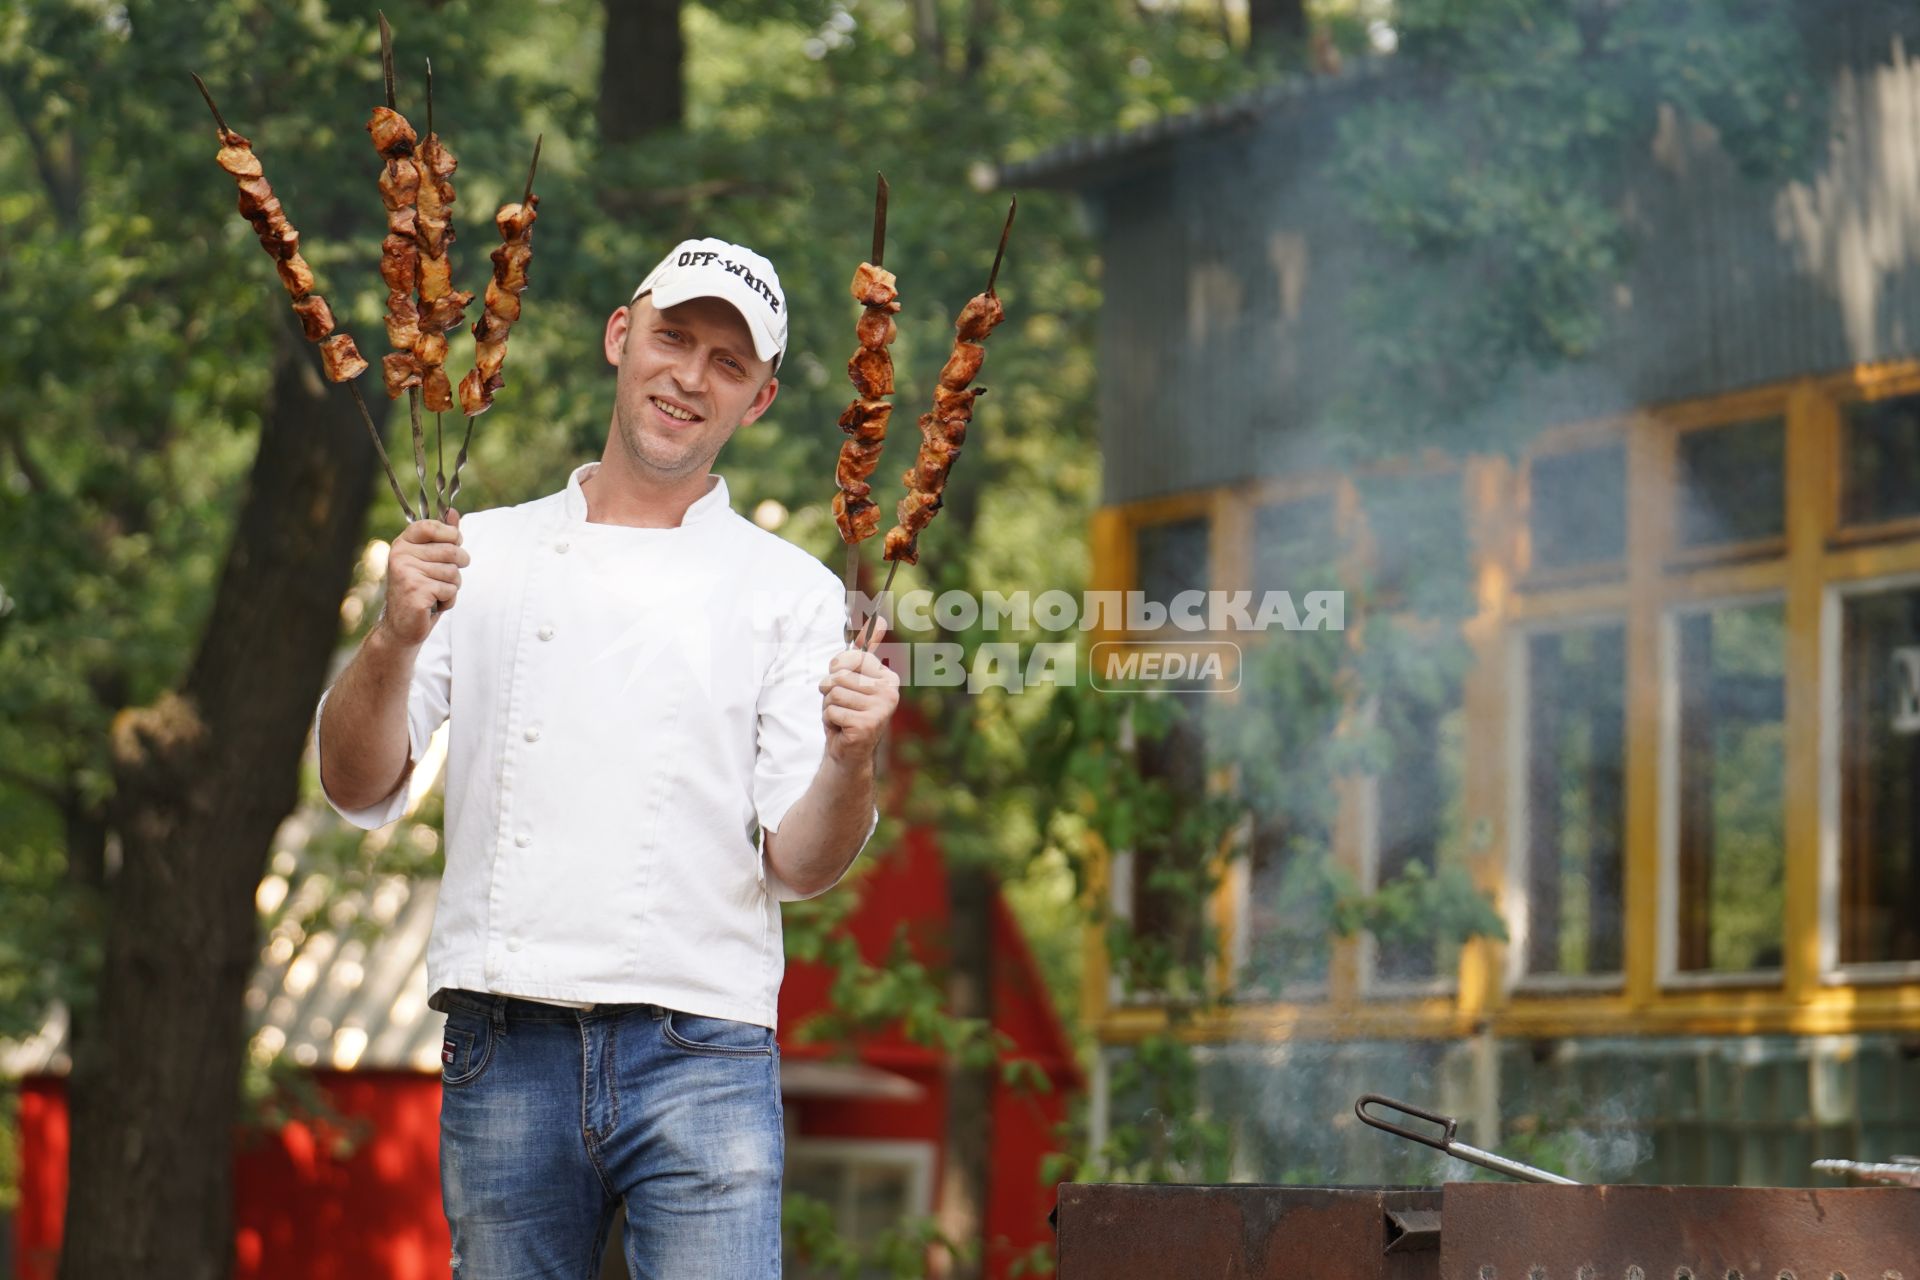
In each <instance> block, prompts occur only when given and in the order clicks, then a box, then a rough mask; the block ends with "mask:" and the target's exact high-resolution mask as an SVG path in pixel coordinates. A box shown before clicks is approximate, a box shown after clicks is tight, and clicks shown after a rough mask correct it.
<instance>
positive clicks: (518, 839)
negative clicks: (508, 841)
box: [513, 831, 533, 849]
mask: <svg viewBox="0 0 1920 1280" xmlns="http://www.w3.org/2000/svg"><path fill="white" fill-rule="evenodd" d="M513 842H514V843H515V844H517V845H519V846H520V847H521V848H522V849H524V848H526V847H527V846H528V845H530V844H532V843H533V837H532V836H530V835H528V834H527V833H526V832H524V831H522V832H521V833H520V834H519V835H517V836H515V837H514V838H513Z"/></svg>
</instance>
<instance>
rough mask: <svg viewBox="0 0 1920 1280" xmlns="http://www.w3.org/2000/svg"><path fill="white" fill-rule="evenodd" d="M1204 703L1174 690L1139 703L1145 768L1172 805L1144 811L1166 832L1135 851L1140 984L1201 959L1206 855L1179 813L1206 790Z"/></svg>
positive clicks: (1156, 982)
mask: <svg viewBox="0 0 1920 1280" xmlns="http://www.w3.org/2000/svg"><path fill="white" fill-rule="evenodd" d="M1201 703H1202V699H1201V698H1200V697H1199V696H1197V695H1193V694H1182V693H1177V692H1168V693H1165V694H1162V695H1160V696H1158V697H1155V698H1153V699H1151V700H1147V699H1142V700H1141V701H1140V702H1139V703H1138V704H1137V705H1136V707H1135V715H1136V717H1137V718H1136V721H1135V723H1136V726H1138V727H1137V728H1136V733H1137V738H1136V744H1137V745H1136V748H1135V751H1136V755H1137V759H1138V765H1139V770H1140V774H1141V776H1142V777H1143V778H1147V779H1151V780H1154V781H1157V782H1159V783H1160V784H1161V785H1162V787H1163V788H1164V791H1163V793H1162V795H1161V800H1160V802H1161V804H1164V805H1165V806H1166V807H1165V808H1164V809H1162V808H1161V807H1159V805H1157V804H1156V805H1150V806H1149V810H1150V811H1149V812H1148V813H1147V815H1146V817H1147V818H1148V820H1149V821H1150V822H1151V823H1152V824H1153V827H1154V830H1155V831H1156V833H1158V832H1165V834H1155V835H1154V836H1153V837H1152V838H1147V839H1142V840H1141V841H1140V843H1139V844H1138V845H1137V846H1136V847H1135V849H1134V850H1133V883H1132V899H1131V901H1130V902H1129V903H1128V907H1129V919H1130V920H1131V921H1132V925H1133V950H1134V951H1135V953H1136V954H1135V955H1134V956H1133V957H1132V959H1133V961H1134V963H1133V964H1132V965H1131V966H1130V976H1131V977H1132V978H1133V979H1134V984H1135V986H1136V989H1137V988H1139V987H1141V986H1145V987H1147V988H1157V987H1159V986H1161V985H1162V984H1164V983H1165V982H1167V981H1168V979H1169V975H1170V971H1171V970H1173V969H1176V968H1179V967H1181V966H1185V965H1192V964H1195V963H1197V962H1198V960H1199V957H1200V950H1201V944H1202V942H1203V941H1204V939H1203V938H1202V936H1201V926H1202V923H1203V917H1204V908H1205V904H1204V902H1202V901H1201V896H1202V895H1201V894H1200V893H1199V892H1198V889H1197V885H1198V878H1199V874H1200V872H1201V871H1202V870H1203V869H1204V866H1205V863H1206V857H1205V855H1204V854H1202V853H1201V852H1199V851H1198V850H1195V849H1192V848H1189V847H1188V846H1187V845H1186V844H1184V843H1182V841H1181V833H1180V826H1181V822H1180V818H1181V815H1182V814H1183V813H1184V812H1185V811H1186V810H1188V809H1190V808H1191V807H1192V806H1194V805H1196V804H1198V803H1200V802H1201V801H1202V799H1203V797H1204V793H1205V789H1206V736H1205V734H1204V733H1203V731H1202V722H1201V712H1202V707H1201ZM1169 717H1170V718H1169ZM1149 720H1152V721H1154V722H1155V723H1158V722H1159V721H1161V720H1165V721H1166V727H1165V731H1164V732H1162V733H1159V734H1158V735H1157V736H1156V735H1155V734H1154V733H1153V732H1152V730H1151V728H1150V727H1149V726H1148V724H1147V721H1149Z"/></svg>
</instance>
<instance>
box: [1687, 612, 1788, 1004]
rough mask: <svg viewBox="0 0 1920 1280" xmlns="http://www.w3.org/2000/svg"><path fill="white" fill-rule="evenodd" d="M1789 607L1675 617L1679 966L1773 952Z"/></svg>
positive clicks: (1719, 963) (1711, 966) (1768, 961)
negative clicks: (1785, 636)
mask: <svg viewBox="0 0 1920 1280" xmlns="http://www.w3.org/2000/svg"><path fill="white" fill-rule="evenodd" d="M1784 632H1785V612H1784V610H1783V608H1782V606H1780V605H1779V604H1763V605H1747V606H1740V607H1729V608H1723V609H1716V610H1712V611H1710V612H1704V613H1690V614H1684V615H1682V616H1681V617H1680V619H1679V679H1680V726H1679V727H1680V744H1679V745H1680V793H1679V816H1680V833H1679V834H1680V842H1679V881H1680V896H1679V904H1678V905H1679V925H1680V936H1679V949H1678V950H1679V967H1680V968H1681V969H1682V970H1691V971H1721V972H1739V971H1742V970H1749V969H1772V968H1777V967H1778V966H1779V964H1780V911H1781V905H1782V887H1781V883H1782V882H1781V875H1782V866H1783V861H1784V859H1783V853H1782V851H1783V847H1784V840H1785V835H1784V831H1783V817H1782V810H1781V795H1782V793H1783V792H1784V790H1785V786H1786V714H1785V712H1786V708H1785V681H1784V679H1783V675H1784V669H1783V665H1782V664H1783V660H1784V652H1785V645H1784Z"/></svg>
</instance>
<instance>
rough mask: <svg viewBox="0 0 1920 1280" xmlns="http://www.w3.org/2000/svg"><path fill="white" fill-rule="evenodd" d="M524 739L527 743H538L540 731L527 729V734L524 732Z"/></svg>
mask: <svg viewBox="0 0 1920 1280" xmlns="http://www.w3.org/2000/svg"><path fill="white" fill-rule="evenodd" d="M526 739H527V741H528V742H538V741H540V731H539V730H538V729H529V730H527V732H526Z"/></svg>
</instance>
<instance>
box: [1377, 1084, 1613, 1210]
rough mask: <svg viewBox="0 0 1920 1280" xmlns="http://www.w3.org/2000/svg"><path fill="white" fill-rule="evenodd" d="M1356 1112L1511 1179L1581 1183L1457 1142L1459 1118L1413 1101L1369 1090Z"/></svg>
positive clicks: (1389, 1130)
mask: <svg viewBox="0 0 1920 1280" xmlns="http://www.w3.org/2000/svg"><path fill="white" fill-rule="evenodd" d="M1369 1106H1374V1107H1383V1108H1385V1109H1386V1110H1388V1111H1398V1112H1399V1113H1400V1114H1401V1115H1407V1116H1415V1117H1418V1118H1419V1119H1421V1120H1425V1121H1428V1122H1429V1123H1432V1124H1436V1125H1438V1126H1440V1131H1439V1132H1438V1133H1417V1132H1415V1131H1414V1130H1412V1129H1408V1128H1406V1127H1404V1126H1402V1125H1397V1124H1395V1123H1393V1122H1392V1121H1391V1120H1387V1119H1383V1118H1382V1117H1380V1116H1375V1115H1369V1114H1368V1113H1367V1108H1368V1107H1369ZM1353 1113H1354V1114H1355V1115H1357V1116H1359V1117H1360V1119H1361V1120H1362V1121H1363V1122H1365V1123H1366V1124H1370V1125H1372V1126H1373V1127H1374V1128H1376V1129H1380V1130H1382V1131H1384V1132H1386V1133H1391V1134H1393V1135H1394V1136H1395V1137H1398V1138H1405V1139H1407V1140H1408V1141H1409V1142H1418V1143H1420V1144H1421V1145H1423V1146H1428V1147H1432V1148H1433V1149H1434V1150H1435V1151H1444V1152H1445V1153H1446V1154H1448V1155H1450V1156H1452V1157H1453V1158H1454V1159H1455V1160H1465V1161H1466V1162H1467V1163H1468V1164H1477V1165H1479V1166H1480V1167H1481V1168H1482V1169H1491V1170H1493V1171H1494V1172H1495V1173H1504V1174H1506V1175H1507V1176H1508V1177H1509V1178H1519V1179H1520V1180H1521V1181H1523V1182H1551V1183H1554V1184H1557V1185H1559V1186H1563V1187H1577V1186H1579V1185H1580V1183H1578V1182H1576V1181H1574V1180H1573V1179H1572V1178H1563V1177H1561V1176H1560V1175H1559V1174H1557V1173H1549V1172H1547V1171H1546V1170H1545V1169H1536V1168H1534V1167H1533V1166H1532V1165H1530V1164H1521V1163H1520V1162H1519V1161H1518V1160H1509V1159H1507V1157H1505V1156H1502V1155H1495V1154H1494V1153H1493V1152H1491V1151H1482V1150H1481V1149H1480V1148H1478V1147H1470V1146H1468V1145H1467V1144H1466V1143H1464V1142H1455V1141H1454V1140H1453V1135H1454V1133H1455V1131H1456V1130H1458V1129H1459V1127H1460V1122H1459V1121H1458V1120H1456V1119H1454V1118H1453V1117H1452V1116H1448V1115H1441V1114H1440V1113H1439V1112H1437V1111H1428V1110H1426V1109H1425V1108H1423V1107H1416V1106H1414V1105H1413V1104H1412V1103H1408V1102H1400V1101H1397V1100H1396V1099H1393V1098H1387V1097H1382V1096H1381V1095H1380V1094H1377V1093H1368V1094H1363V1095H1361V1097H1360V1100H1359V1101H1357V1102H1355V1103H1354V1104H1353Z"/></svg>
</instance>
